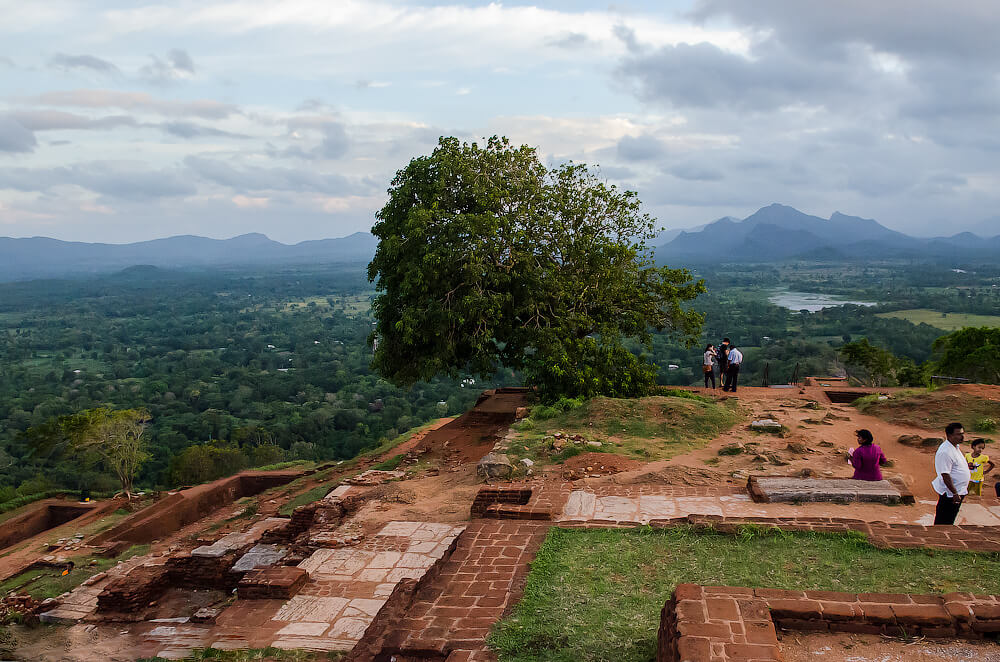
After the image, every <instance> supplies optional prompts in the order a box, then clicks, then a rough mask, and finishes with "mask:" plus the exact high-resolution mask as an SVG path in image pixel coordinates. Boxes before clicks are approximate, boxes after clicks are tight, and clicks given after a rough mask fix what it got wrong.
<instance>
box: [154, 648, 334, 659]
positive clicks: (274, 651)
mask: <svg viewBox="0 0 1000 662" xmlns="http://www.w3.org/2000/svg"><path fill="white" fill-rule="evenodd" d="M344 655H346V653H343V652H340V651H333V652H329V653H313V652H310V651H304V650H284V649H281V648H271V647H270V646H269V647H267V648H247V649H243V650H233V651H223V650H218V649H217V648H197V649H195V650H194V652H192V654H191V655H189V656H188V657H185V658H183V659H184V660H217V661H218V662H251V661H252V660H268V661H269V662H270V661H272V660H273V662H320V661H321V660H323V661H330V660H333V661H335V660H341V659H343V658H344ZM136 662H168V661H167V658H165V657H143V658H139V659H138V660H136Z"/></svg>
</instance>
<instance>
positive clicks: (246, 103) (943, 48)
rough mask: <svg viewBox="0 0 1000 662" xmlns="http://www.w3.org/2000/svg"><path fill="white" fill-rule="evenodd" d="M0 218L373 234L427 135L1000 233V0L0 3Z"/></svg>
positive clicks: (64, 232) (661, 197)
mask: <svg viewBox="0 0 1000 662" xmlns="http://www.w3.org/2000/svg"><path fill="white" fill-rule="evenodd" d="M0 15H2V16H4V20H3V21H0V235H2V236H12V237H25V236H49V237H56V238H59V239H66V240H74V241H105V242H112V243H123V242H131V241H140V240H146V239H153V238H158V237H165V236H171V235H177V234H197V235H202V236H209V237H216V238H225V237H231V236H235V235H239V234H243V233H247V232H261V233H264V234H266V235H268V236H269V237H271V238H272V239H276V240H278V241H282V242H285V243H294V242H298V241H303V240H310V239H320V238H326V237H338V236H344V235H348V234H351V233H353V232H357V231H367V230H368V229H369V228H370V227H371V225H372V223H373V220H374V214H375V212H376V211H377V210H378V209H379V208H380V207H381V206H382V204H383V203H384V201H385V198H386V189H387V187H388V186H389V182H390V181H391V179H392V177H393V175H394V173H395V172H396V171H397V170H398V169H399V168H402V167H403V166H405V165H406V163H407V162H408V161H409V160H410V159H411V158H414V157H416V156H420V155H424V154H428V153H430V152H431V151H432V150H433V148H434V146H435V144H436V143H437V139H438V137H439V136H442V135H454V136H458V137H459V138H461V139H462V140H468V141H474V140H476V141H482V139H483V138H485V137H488V136H491V135H506V136H508V137H509V138H510V139H511V141H512V142H514V143H517V144H529V145H532V146H535V147H537V148H538V151H539V154H540V156H541V158H542V159H543V161H544V162H545V163H546V164H549V165H558V164H560V163H562V162H565V161H567V160H574V161H576V162H583V163H586V164H588V165H589V166H591V167H592V168H593V169H594V171H595V172H596V173H598V174H599V176H601V177H602V178H604V179H606V180H607V181H609V182H610V183H613V184H616V185H618V186H620V187H623V188H628V189H631V190H635V191H637V192H638V193H639V197H640V199H641V200H642V201H643V203H644V206H645V210H646V211H648V212H649V213H650V214H652V215H653V216H655V217H656V218H657V219H658V221H659V224H660V225H661V226H663V227H666V228H668V229H673V228H687V227H693V226H697V225H701V224H704V223H707V222H709V221H711V220H714V219H716V218H719V217H721V216H736V217H744V216H747V215H749V214H751V213H752V212H753V211H755V210H756V209H757V208H759V207H763V206H765V205H768V204H770V203H773V202H779V203H782V204H788V205H792V206H794V207H797V208H798V209H800V210H802V211H805V212H807V213H811V214H816V215H819V216H824V217H826V216H829V215H830V214H831V213H832V212H834V211H840V212H843V213H846V214H851V215H856V216H863V217H867V218H875V219H877V220H878V221H880V222H881V223H883V224H884V225H886V226H888V227H891V228H893V229H896V230H901V231H904V232H908V233H910V234H914V235H921V236H935V235H950V234H954V233H956V232H960V231H966V230H969V231H974V232H978V233H980V234H983V235H989V236H992V235H997V234H1000V39H998V38H997V35H998V34H1000V12H998V11H997V10H996V8H995V0H954V1H953V2H950V3H948V4H947V6H945V5H942V4H940V3H930V2H913V0H879V1H878V2H871V1H870V0H838V2H802V1H801V0H754V1H753V2H748V1H746V0H656V1H648V2H646V1H641V0H635V1H627V2H622V3H612V4H609V3H607V2H596V1H594V0H550V1H549V2H505V3H490V2H476V1H473V0H465V1H461V0H459V1H456V2H431V1H427V2H416V1H410V0H335V1H334V2H330V1H329V0H282V1H281V2H273V1H263V0H261V1H244V0H176V1H174V0H162V1H161V2H158V3H149V2H146V1H145V0H128V1H124V0H45V2H24V0H0Z"/></svg>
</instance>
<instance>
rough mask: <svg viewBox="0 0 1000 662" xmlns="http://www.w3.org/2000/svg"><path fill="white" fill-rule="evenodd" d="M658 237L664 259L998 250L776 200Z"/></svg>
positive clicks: (997, 244) (938, 255) (957, 256)
mask: <svg viewBox="0 0 1000 662" xmlns="http://www.w3.org/2000/svg"><path fill="white" fill-rule="evenodd" d="M996 230H1000V227H998V228H994V231H996ZM664 238H667V239H668V240H667V241H665V242H664V243H662V244H661V245H659V246H658V247H657V248H656V258H657V259H658V260H663V261H667V262H670V263H679V262H686V263H690V262H704V261H708V260H712V261H724V262H776V261H781V260H790V259H809V260H816V259H823V260H857V259H863V260H867V259H875V258H878V259H886V258H898V259H914V258H933V259H946V260H955V261H958V262H963V263H964V262H967V261H968V260H970V259H971V260H977V259H984V258H987V259H995V258H996V256H997V255H1000V235H998V236H994V237H989V238H987V237H980V236H978V235H974V234H972V233H970V232H963V233H960V234H956V235H952V236H949V237H935V238H929V239H928V238H918V237H911V236H909V235H906V234H903V233H902V232H897V231H895V230H890V229H889V228H887V227H885V226H884V225H881V224H880V223H878V222H877V221H875V220H873V219H870V218H860V217H858V216H847V215H846V214H841V213H840V212H834V213H833V215H832V216H830V218H828V219H826V218H821V217H819V216H812V215H810V214H805V213H803V212H801V211H799V210H798V209H795V208H793V207H788V206H785V205H780V204H773V205H769V206H767V207H763V208H761V209H759V210H757V211H756V212H754V213H753V214H751V215H750V216H747V217H746V218H744V219H742V220H739V219H735V218H732V217H725V218H720V219H719V220H717V221H714V222H712V223H709V224H708V225H705V226H702V227H701V228H698V229H696V230H694V231H681V232H679V233H677V234H676V235H675V236H673V237H669V235H667V236H666V237H664Z"/></svg>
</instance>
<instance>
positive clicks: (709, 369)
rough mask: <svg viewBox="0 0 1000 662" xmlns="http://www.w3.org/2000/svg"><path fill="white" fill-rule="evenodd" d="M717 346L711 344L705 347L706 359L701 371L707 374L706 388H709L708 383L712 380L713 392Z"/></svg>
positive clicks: (713, 388) (713, 387)
mask: <svg viewBox="0 0 1000 662" xmlns="http://www.w3.org/2000/svg"><path fill="white" fill-rule="evenodd" d="M714 370H715V345H713V344H711V343H709V344H708V346H707V347H705V358H704V360H703V361H702V366H701V371H702V372H703V373H705V388H708V381H709V380H712V390H715V372H714Z"/></svg>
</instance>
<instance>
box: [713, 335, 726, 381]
mask: <svg viewBox="0 0 1000 662" xmlns="http://www.w3.org/2000/svg"><path fill="white" fill-rule="evenodd" d="M715 360H716V361H717V362H718V364H719V381H720V382H722V390H723V391H725V390H726V384H728V383H729V376H728V375H727V374H726V368H728V367H729V338H723V339H722V343H721V344H720V345H719V349H718V350H716V352H715Z"/></svg>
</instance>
